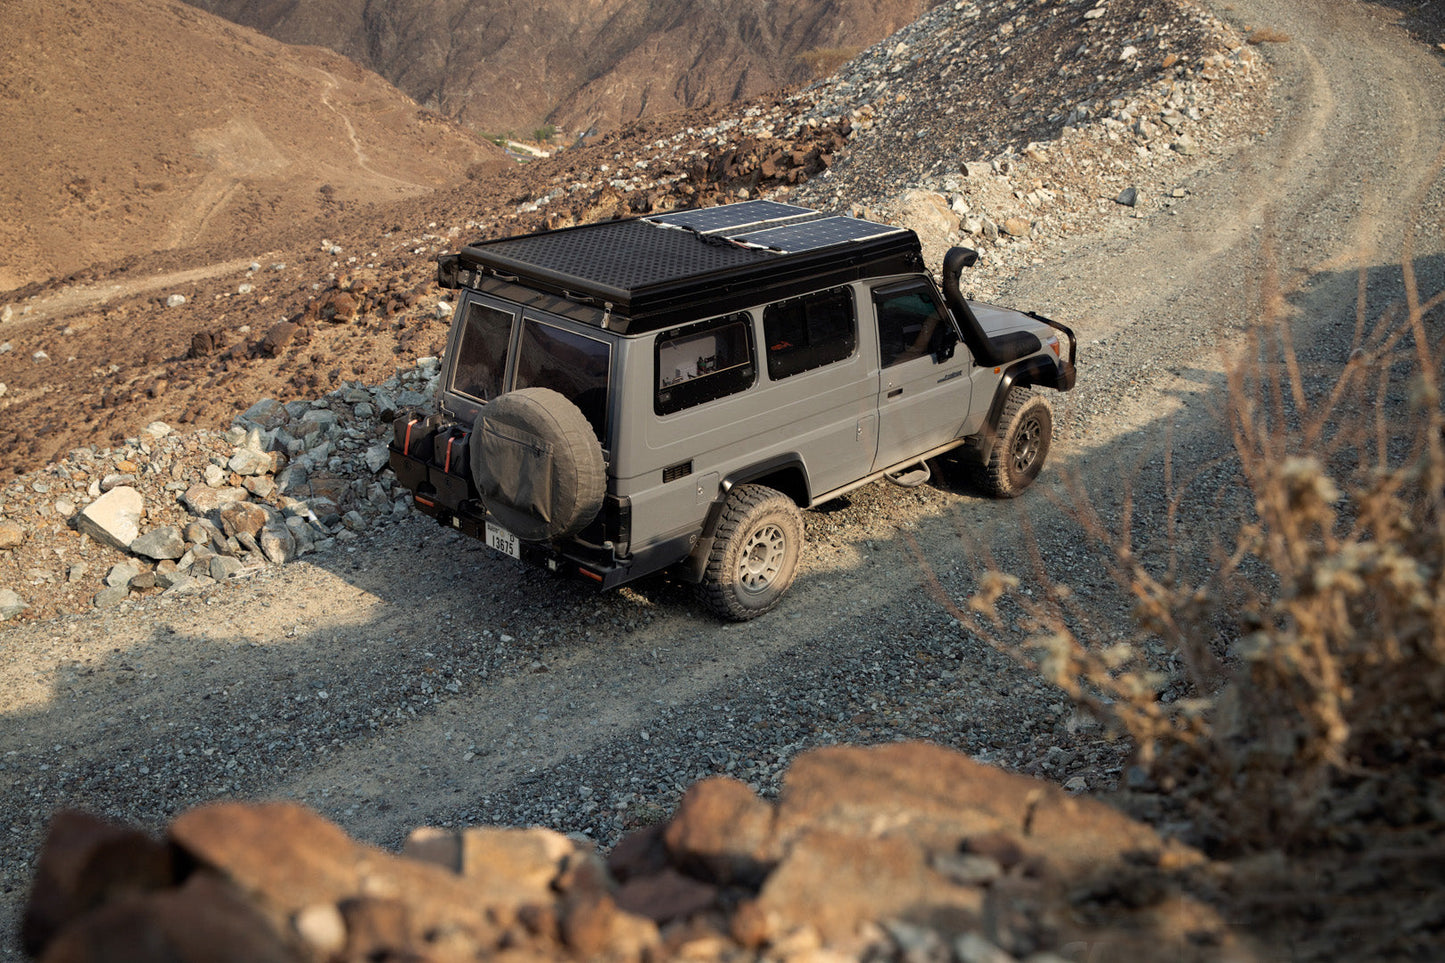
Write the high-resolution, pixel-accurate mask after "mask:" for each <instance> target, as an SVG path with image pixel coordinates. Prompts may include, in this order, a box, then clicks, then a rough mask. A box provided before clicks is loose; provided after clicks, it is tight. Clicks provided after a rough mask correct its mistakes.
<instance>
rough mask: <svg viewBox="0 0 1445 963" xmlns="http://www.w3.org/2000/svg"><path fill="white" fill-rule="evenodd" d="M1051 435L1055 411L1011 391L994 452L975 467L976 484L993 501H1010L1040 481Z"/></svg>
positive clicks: (1038, 400) (1027, 394) (1033, 396)
mask: <svg viewBox="0 0 1445 963" xmlns="http://www.w3.org/2000/svg"><path fill="white" fill-rule="evenodd" d="M1053 433H1054V410H1053V408H1052V407H1051V406H1050V405H1049V403H1048V401H1046V400H1045V399H1044V398H1043V397H1041V396H1040V395H1036V394H1032V393H1030V392H1028V391H1025V390H1022V389H1019V388H1014V389H1011V390H1010V391H1009V395H1008V400H1007V401H1006V402H1004V408H1003V414H1002V415H1001V416H1000V417H999V423H998V439H997V441H996V442H995V443H994V446H993V451H991V452H990V453H989V456H988V461H987V462H986V463H982V464H980V465H979V466H978V467H979V473H978V477H979V482H980V483H981V484H982V485H983V487H984V488H985V489H986V490H987V491H988V493H989V494H990V495H993V496H994V497H995V498H1013V497H1014V496H1015V495H1017V494H1019V493H1020V492H1022V491H1023V490H1024V489H1025V488H1028V487H1029V486H1030V485H1032V484H1033V481H1034V479H1035V478H1037V477H1039V472H1040V471H1041V470H1042V469H1043V467H1044V459H1046V458H1047V457H1048V455H1049V443H1050V442H1051V441H1052V440H1053Z"/></svg>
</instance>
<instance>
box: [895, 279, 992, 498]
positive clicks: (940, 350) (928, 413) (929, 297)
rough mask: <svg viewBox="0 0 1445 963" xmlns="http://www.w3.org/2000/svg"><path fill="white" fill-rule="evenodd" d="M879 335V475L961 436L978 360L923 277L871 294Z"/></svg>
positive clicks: (930, 284)
mask: <svg viewBox="0 0 1445 963" xmlns="http://www.w3.org/2000/svg"><path fill="white" fill-rule="evenodd" d="M872 302H873V314H874V320H875V323H876V326H877V331H878V355H879V357H878V363H879V369H878V424H879V429H878V452H877V455H876V456H875V458H874V462H873V470H874V471H879V470H882V469H884V468H889V467H891V466H893V465H896V464H898V463H899V462H901V461H905V460H907V459H909V458H911V457H913V456H915V455H918V454H920V453H922V452H925V451H928V450H930V449H933V448H937V447H938V446H940V445H945V444H947V443H948V442H950V441H953V440H954V439H955V438H958V437H960V436H961V435H962V434H963V429H964V423H965V421H966V420H967V418H968V411H969V403H970V395H971V392H972V375H973V372H974V364H973V357H972V356H971V355H970V354H969V352H968V348H967V347H965V346H964V345H963V344H962V342H960V340H959V338H958V334H957V331H956V330H955V329H954V327H953V322H952V320H951V319H950V318H949V316H948V314H947V312H945V311H944V309H943V305H942V304H941V303H940V301H939V299H938V292H937V289H936V288H935V287H934V285H933V283H932V282H931V281H930V280H929V279H928V278H926V277H915V278H909V279H907V280H904V281H897V282H893V283H890V284H885V285H881V286H879V287H875V288H873V289H872Z"/></svg>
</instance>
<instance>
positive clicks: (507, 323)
mask: <svg viewBox="0 0 1445 963" xmlns="http://www.w3.org/2000/svg"><path fill="white" fill-rule="evenodd" d="M514 318H515V315H514V314H512V313H511V312H510V311H503V310H501V309H499V308H494V307H491V306H490V305H487V304H483V303H482V302H480V301H473V302H472V303H471V304H470V305H468V307H467V317H466V323H465V324H464V325H463V327H462V334H461V340H460V341H459V342H458V344H457V366H456V371H455V372H454V373H453V374H452V390H453V391H458V392H461V393H462V394H464V395H467V396H469V397H471V398H475V399H476V400H478V401H490V400H491V399H493V398H495V397H496V396H497V395H499V394H501V393H502V379H503V378H504V377H506V374H507V342H509V341H510V340H511V339H512V321H513V319H514Z"/></svg>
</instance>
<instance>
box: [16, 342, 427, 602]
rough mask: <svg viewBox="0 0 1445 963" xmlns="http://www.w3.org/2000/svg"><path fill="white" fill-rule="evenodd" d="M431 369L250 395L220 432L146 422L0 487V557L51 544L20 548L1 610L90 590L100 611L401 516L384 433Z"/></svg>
mask: <svg viewBox="0 0 1445 963" xmlns="http://www.w3.org/2000/svg"><path fill="white" fill-rule="evenodd" d="M439 370H440V366H439V363H438V361H437V359H436V358H423V359H422V360H421V361H420V362H419V363H418V364H417V365H416V366H415V367H414V368H412V369H411V370H409V371H407V372H405V373H400V374H398V375H396V376H394V377H393V378H390V379H388V380H387V381H386V382H383V383H382V384H381V385H378V386H375V387H366V386H362V385H359V384H349V385H344V386H343V387H341V388H339V389H337V390H335V391H332V392H330V393H328V394H326V395H324V396H323V397H322V398H320V399H317V400H315V401H291V402H287V403H285V404H283V403H281V402H279V401H275V400H272V399H266V400H262V401H258V402H257V403H255V404H254V405H252V406H251V407H250V408H248V409H247V410H246V411H244V412H243V413H241V414H240V415H238V416H237V417H236V419H235V424H234V425H233V426H232V427H231V428H230V429H229V430H228V431H225V432H215V431H204V430H203V431H196V432H192V433H187V434H180V433H177V432H174V431H172V430H171V428H170V427H169V426H167V425H165V424H163V423H160V422H156V423H153V424H151V425H149V426H147V427H146V429H145V430H144V431H142V432H141V433H140V434H139V435H138V436H136V437H135V438H132V439H129V440H128V441H127V443H126V444H125V445H124V446H123V447H121V448H116V449H97V448H82V449H78V450H76V451H73V452H71V453H70V454H69V456H68V457H66V458H65V459H64V460H62V461H60V462H58V463H56V464H54V465H50V466H48V467H47V468H45V469H43V470H41V471H38V472H34V473H32V474H30V475H27V476H25V477H24V478H22V479H19V480H17V481H15V482H13V483H11V484H10V485H9V486H7V488H6V489H4V491H3V492H0V553H3V554H0V561H3V560H4V559H5V556H6V555H10V556H15V555H16V554H17V553H19V552H20V551H21V550H22V549H23V548H24V547H25V546H26V543H27V542H28V541H30V540H32V539H37V540H40V541H44V542H45V543H46V544H47V545H50V546H51V547H52V548H51V551H49V552H44V553H38V554H37V553H28V554H26V556H25V557H26V560H27V562H28V563H29V565H28V567H26V568H25V569H24V570H23V571H21V572H19V578H18V579H17V578H14V576H13V575H12V576H11V579H12V580H13V584H9V585H5V584H3V583H0V619H3V618H12V617H15V616H18V615H22V614H27V613H28V614H31V615H46V614H51V612H52V611H54V610H56V608H57V607H64V606H65V605H66V603H67V602H68V603H69V604H70V605H73V606H74V605H83V604H84V600H85V598H86V596H87V595H88V597H89V601H90V602H91V603H93V604H94V605H95V606H97V607H102V608H104V607H110V606H114V605H117V604H119V603H121V602H123V601H125V600H126V599H128V598H130V597H131V596H133V595H149V594H154V593H163V594H169V595H179V594H187V593H194V592H199V591H202V590H204V589H206V588H209V587H211V586H213V585H215V584H216V583H218V582H224V581H226V580H228V579H232V578H238V577H243V576H245V575H247V574H250V573H253V572H255V571H257V570H258V569H259V568H260V567H264V566H265V565H268V564H273V565H280V564H284V563H286V562H288V561H291V560H292V559H295V558H299V557H301V556H303V555H306V554H308V553H310V552H314V551H322V550H326V549H328V548H330V547H332V546H333V545H335V544H337V543H343V544H344V543H346V542H348V541H351V540H354V539H355V538H356V537H357V533H358V532H359V531H361V530H363V529H366V528H368V527H370V526H373V525H377V524H382V523H385V522H386V521H387V520H388V519H389V518H391V517H392V516H394V515H399V514H404V513H405V512H406V511H408V510H409V508H408V506H409V503H408V501H407V500H406V499H405V498H404V497H403V493H402V492H401V491H400V490H397V489H395V488H394V487H393V486H394V476H393V475H392V473H391V471H390V470H389V469H388V467H387V462H388V455H387V448H386V430H387V427H388V426H389V425H390V419H391V417H392V416H393V415H394V413H395V412H396V411H398V410H400V409H401V408H404V407H407V406H414V405H421V404H424V403H426V402H427V401H428V400H429V399H430V397H431V395H432V393H433V392H434V391H435V388H436V382H437V377H438V374H439ZM0 571H3V569H0ZM34 589H39V592H38V593H37V595H38V598H37V599H35V600H33V601H34V603H35V604H32V600H27V598H26V596H27V595H28V594H29V593H30V592H31V591H32V590H34Z"/></svg>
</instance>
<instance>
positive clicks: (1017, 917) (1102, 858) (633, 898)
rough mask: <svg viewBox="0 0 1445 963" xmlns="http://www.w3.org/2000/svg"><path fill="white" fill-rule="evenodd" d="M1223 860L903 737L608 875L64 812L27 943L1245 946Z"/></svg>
mask: <svg viewBox="0 0 1445 963" xmlns="http://www.w3.org/2000/svg"><path fill="white" fill-rule="evenodd" d="M1214 872H1215V870H1214V868H1213V867H1211V866H1210V865H1209V864H1208V863H1207V861H1206V860H1205V859H1204V857H1202V856H1201V855H1200V854H1199V853H1197V852H1195V851H1193V850H1191V849H1189V848H1187V847H1184V846H1182V845H1180V844H1178V843H1175V842H1171V841H1167V840H1164V839H1162V838H1161V837H1159V836H1158V835H1157V834H1156V833H1155V832H1154V831H1153V830H1152V829H1150V828H1149V827H1147V826H1145V825H1143V824H1141V823H1138V822H1135V821H1133V820H1131V819H1129V818H1127V817H1125V816H1123V815H1121V814H1120V813H1118V812H1116V811H1115V810H1113V809H1111V808H1109V807H1107V806H1105V805H1103V804H1101V803H1098V802H1095V801H1092V800H1088V799H1083V798H1076V797H1072V796H1069V795H1068V794H1066V793H1065V792H1063V791H1062V790H1060V789H1059V788H1058V787H1057V786H1054V785H1052V784H1049V783H1044V782H1040V781H1036V780H1033V779H1029V778H1027V777H1023V776H1018V775H1013V774H1009V773H1005V772H1003V771H1001V770H997V769H993V768H990V767H988V766H985V765H982V764H980V763H976V762H973V761H971V760H970V759H968V758H967V757H965V756H962V755H960V754H958V753H954V752H951V751H949V750H945V749H941V748H938V747H936V746H932V745H928V744H924V743H898V744H893V745H887V746H877V747H873V748H866V749H864V748H849V747H840V748H829V749H821V750H816V751H814V752H811V753H808V754H806V755H803V756H800V757H799V758H798V759H797V761H796V762H795V763H794V765H793V767H792V770H791V772H790V773H789V775H788V777H787V781H786V784H785V788H784V791H783V794H782V796H781V798H780V799H779V800H778V801H777V802H776V803H771V802H767V801H764V800H761V799H759V798H758V797H756V796H755V795H754V794H753V793H752V791H751V790H750V789H748V787H747V786H745V785H744V784H743V783H740V782H737V781H735V780H732V779H728V778H721V777H720V778H713V779H708V780H705V781H703V782H700V783H697V784H696V785H694V786H693V787H692V788H691V789H690V790H689V791H688V793H687V795H686V796H685V797H684V799H683V801H682V804H681V805H680V807H679V809H678V812H677V813H676V814H675V815H674V817H673V818H672V820H671V821H670V822H669V823H667V824H665V825H657V826H652V827H649V828H646V829H643V830H641V831H639V832H637V833H635V834H633V835H631V836H629V837H627V838H626V839H624V840H623V841H622V842H621V843H620V844H619V845H618V846H617V848H616V849H615V850H614V851H613V852H612V853H611V855H610V856H609V857H608V859H607V861H606V862H605V863H604V862H603V860H602V859H601V858H600V857H599V856H598V855H597V854H596V852H595V851H594V849H593V847H592V846H591V845H590V844H589V843H585V842H577V841H575V840H574V839H573V838H570V837H566V836H562V835H560V834H558V833H555V832H553V831H551V830H547V829H499V828H475V829H469V830H465V831H461V832H452V831H444V830H436V829H420V830H417V831H415V832H413V833H412V835H411V836H410V838H409V839H408V840H407V843H406V845H405V848H404V850H403V852H402V854H401V855H394V854H391V853H387V852H384V851H382V850H380V849H376V848H374V847H372V846H369V845H365V844H362V843H359V842H356V841H354V840H352V839H351V838H349V837H348V836H347V835H346V834H345V833H344V832H343V831H342V830H341V829H340V828H338V827H337V826H335V825H333V824H331V823H329V822H327V821H326V820H324V819H322V818H321V817H319V816H317V815H315V814H314V813H312V812H310V811H309V810H307V809H305V808H302V807H300V806H297V805H294V804H290V803H259V804H243V803H218V804H215V805H210V806H205V807H202V808H199V809H195V810H192V811H190V812H188V813H185V814H183V815H181V816H180V817H178V818H177V819H176V820H175V821H174V822H173V823H172V824H171V826H170V828H169V830H168V831H167V833H166V837H165V839H164V841H161V842H157V841H155V840H152V839H150V838H149V837H147V836H145V835H144V834H141V833H138V832H136V831H135V830H131V829H126V828H123V827H117V826H112V825H109V824H106V823H103V822H101V821H99V820H97V819H94V818H92V817H89V816H86V815H83V814H79V813H60V814H58V815H57V816H56V817H55V819H54V822H53V823H52V826H51V832H50V836H49V839H48V840H47V842H46V844H45V848H44V850H43V851H42V853H41V857H40V865H39V867H38V870H37V873H36V881H35V886H34V890H33V892H32V896H31V900H30V904H29V906H28V908H27V911H26V916H25V923H24V930H23V934H22V936H23V940H24V944H25V948H26V950H27V952H29V953H30V954H31V955H32V956H35V957H38V958H40V959H43V960H46V961H62V960H63V961H102V960H104V961H119V960H167V961H192V960H194V961H200V960H208V961H209V960H247V961H266V960H276V961H281V960H295V961H322V960H335V961H351V960H357V961H360V960H398V961H399V960H412V961H422V960H437V961H444V960H476V959H508V960H576V959H615V960H674V959H689V960H749V959H759V958H767V959H777V960H798V961H802V960H809V961H825V960H846V959H870V960H910V961H913V960H918V961H932V960H938V961H946V960H958V961H964V963H983V961H987V963H1008V961H1010V960H1030V961H1033V963H1058V961H1060V960H1083V959H1088V960H1123V959H1128V960H1135V961H1152V960H1159V961H1163V960H1168V961H1171V963H1175V961H1185V960H1215V961H1217V960H1241V961H1243V960H1251V959H1255V958H1256V956H1255V955H1254V954H1253V953H1252V952H1251V951H1250V949H1249V948H1248V947H1247V946H1245V945H1243V944H1242V943H1241V942H1240V941H1239V940H1238V939H1237V937H1236V935H1235V934H1234V933H1232V932H1231V931H1230V930H1229V929H1228V928H1227V927H1226V925H1225V924H1224V922H1223V921H1222V920H1221V918H1220V917H1219V915H1218V914H1217V913H1216V912H1215V910H1214V909H1212V908H1211V907H1210V906H1209V905H1208V904H1207V903H1205V902H1203V901H1202V900H1201V899H1200V898H1198V897H1196V896H1194V895H1191V894H1192V893H1196V892H1204V891H1207V887H1208V882H1209V880H1210V878H1211V874H1213V873H1214ZM1201 887H1205V888H1204V889H1201Z"/></svg>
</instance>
